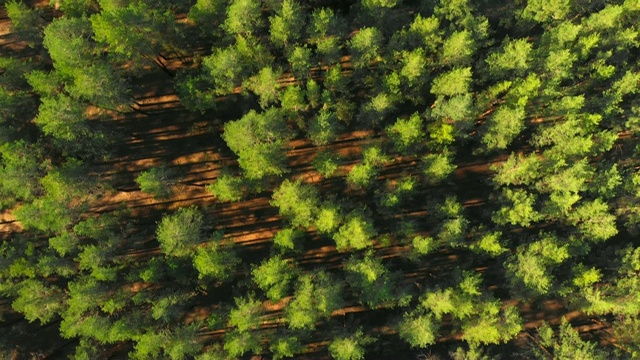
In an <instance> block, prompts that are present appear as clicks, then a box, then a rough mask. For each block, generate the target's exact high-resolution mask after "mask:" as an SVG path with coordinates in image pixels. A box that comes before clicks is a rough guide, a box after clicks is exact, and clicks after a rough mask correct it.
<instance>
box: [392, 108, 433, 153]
mask: <svg viewBox="0 0 640 360" xmlns="http://www.w3.org/2000/svg"><path fill="white" fill-rule="evenodd" d="M386 131H387V134H388V135H389V138H391V141H393V146H394V147H395V149H396V150H397V151H398V152H401V153H411V152H412V151H413V150H416V149H417V148H418V147H419V146H420V144H421V143H422V140H423V139H424V135H425V128H424V122H423V120H422V117H421V116H420V115H419V114H418V113H417V112H416V113H413V114H412V115H411V116H410V117H409V118H408V119H402V118H399V119H398V120H396V122H395V123H394V124H393V125H390V126H387V129H386Z"/></svg>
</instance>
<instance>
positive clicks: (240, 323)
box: [229, 296, 262, 333]
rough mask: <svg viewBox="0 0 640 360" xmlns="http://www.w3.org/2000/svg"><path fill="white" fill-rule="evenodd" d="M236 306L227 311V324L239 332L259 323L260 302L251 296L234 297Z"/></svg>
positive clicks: (254, 326) (253, 327)
mask: <svg viewBox="0 0 640 360" xmlns="http://www.w3.org/2000/svg"><path fill="white" fill-rule="evenodd" d="M235 302H236V306H235V307H234V308H233V309H232V310H231V312H229V326H234V327H236V328H237V330H238V331H239V332H241V333H243V332H246V331H247V330H250V329H255V328H257V327H258V326H259V325H260V316H261V312H262V304H261V303H260V301H258V300H256V299H254V298H253V297H251V296H249V297H240V298H235Z"/></svg>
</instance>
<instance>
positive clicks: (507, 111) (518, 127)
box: [482, 106, 526, 151]
mask: <svg viewBox="0 0 640 360" xmlns="http://www.w3.org/2000/svg"><path fill="white" fill-rule="evenodd" d="M525 115H526V114H525V111H524V109H523V108H520V107H518V108H512V107H509V106H501V107H500V108H498V110H496V112H495V113H494V114H493V116H491V118H489V121H487V129H486V132H485V134H484V135H483V137H482V142H483V143H484V144H485V145H486V147H487V150H489V151H493V150H504V149H506V148H507V147H508V146H509V145H510V144H511V142H513V140H515V138H516V137H517V136H518V135H519V134H520V133H521V132H522V130H524V128H525V123H524V119H525Z"/></svg>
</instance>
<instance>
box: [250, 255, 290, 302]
mask: <svg viewBox="0 0 640 360" xmlns="http://www.w3.org/2000/svg"><path fill="white" fill-rule="evenodd" d="M293 270H294V265H293V264H292V263H291V262H290V261H287V260H286V259H283V258H282V257H281V256H279V255H276V256H273V257H271V258H269V259H268V260H265V261H263V262H262V263H261V264H260V265H259V266H256V267H253V269H252V270H251V274H252V275H253V281H254V282H255V283H256V284H257V285H258V287H259V288H260V289H262V290H263V291H264V292H265V294H266V295H267V298H268V299H269V300H271V301H272V302H278V301H280V300H281V299H283V298H284V297H285V296H287V295H288V293H289V289H290V287H291V282H292V281H293V279H294V275H295V273H294V271H293Z"/></svg>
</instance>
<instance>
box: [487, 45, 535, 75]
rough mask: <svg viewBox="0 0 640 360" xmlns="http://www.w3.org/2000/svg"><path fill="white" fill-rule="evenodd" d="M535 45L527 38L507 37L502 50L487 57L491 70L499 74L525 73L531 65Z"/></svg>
mask: <svg viewBox="0 0 640 360" xmlns="http://www.w3.org/2000/svg"><path fill="white" fill-rule="evenodd" d="M532 50H533V46H532V44H531V43H530V42H528V40H527V39H515V40H511V39H506V40H505V41H504V43H503V44H502V50H501V51H500V52H495V53H493V54H491V55H489V57H487V60H486V61H487V64H488V65H489V69H490V71H491V72H492V73H493V74H495V75H497V76H506V75H507V74H514V75H524V74H525V73H526V71H527V70H528V69H529V67H530V65H531V64H530V62H531V56H532Z"/></svg>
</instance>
